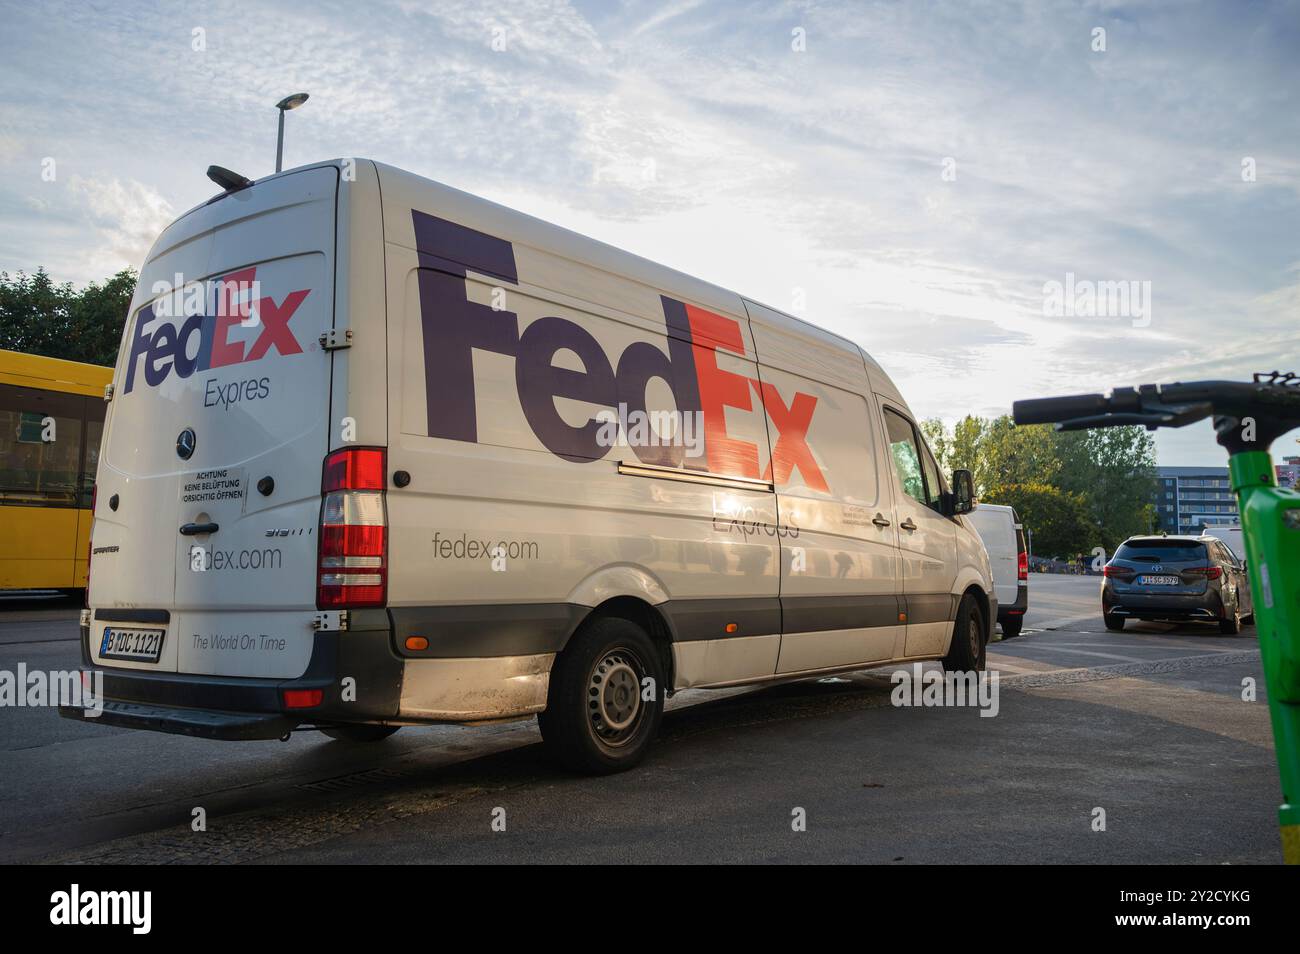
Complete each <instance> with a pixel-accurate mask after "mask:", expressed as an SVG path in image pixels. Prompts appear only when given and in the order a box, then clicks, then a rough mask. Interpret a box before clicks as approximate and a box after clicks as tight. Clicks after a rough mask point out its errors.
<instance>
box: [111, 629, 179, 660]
mask: <svg viewBox="0 0 1300 954" xmlns="http://www.w3.org/2000/svg"><path fill="white" fill-rule="evenodd" d="M164 632H165V630H161V629H123V628H122V627H120V626H105V627H104V638H103V639H102V640H100V643H99V655H100V658H102V659H130V660H133V661H135V662H151V663H156V662H157V661H158V656H159V654H160V653H161V652H162V642H163V633H164Z"/></svg>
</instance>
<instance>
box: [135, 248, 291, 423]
mask: <svg viewBox="0 0 1300 954" xmlns="http://www.w3.org/2000/svg"><path fill="white" fill-rule="evenodd" d="M256 276H257V268H256V266H254V267H253V268H245V269H241V270H240V271H238V272H231V273H230V274H228V275H225V276H222V277H221V278H218V279H216V280H215V281H214V282H213V283H212V298H213V301H212V302H210V307H209V309H208V311H209V312H210V313H209V314H202V315H189V316H188V317H186V318H185V321H184V323H183V324H181V325H180V326H179V327H178V326H177V325H174V324H171V323H169V322H168V321H167V320H166V319H163V318H160V316H158V315H156V314H155V312H154V305H153V304H149V305H146V306H145V307H144V308H142V309H141V310H140V314H139V315H138V316H137V318H136V322H135V330H134V332H133V333H132V336H131V353H130V357H129V358H128V360H127V366H126V382H125V384H124V385H123V388H122V390H123V393H124V394H130V393H131V391H132V389H134V387H135V376H136V369H137V368H138V367H139V366H140V365H141V363H142V360H143V366H144V380H145V384H146V385H147V386H148V387H151V388H155V387H158V385H160V384H162V383H163V381H165V380H167V378H168V376H169V375H170V374H171V373H172V372H173V371H175V372H176V374H177V376H178V377H180V378H182V379H183V378H188V377H190V375H192V374H193V373H194V372H195V371H210V370H213V369H215V368H222V367H227V366H230V365H235V364H242V363H246V362H249V361H257V360H259V359H261V358H263V357H265V356H266V355H267V354H268V353H270V350H271V349H272V348H274V349H275V350H276V351H277V352H279V353H280V354H282V355H290V354H301V353H302V346H301V345H300V344H299V343H298V339H297V338H295V337H294V334H293V331H292V330H291V329H290V328H289V319H291V318H292V317H293V315H294V312H296V311H297V310H298V306H299V305H301V304H302V302H303V300H304V299H305V298H306V297H307V296H308V295H309V294H310V293H311V290H310V289H300V290H298V291H293V292H290V293H289V294H288V295H286V296H285V297H284V300H283V301H281V302H279V303H278V304H277V303H276V301H275V299H273V298H272V297H271V296H270V295H264V296H262V297H261V298H259V299H258V300H257V301H256V302H254V303H253V304H252V305H251V308H250V305H249V304H248V303H246V302H245V301H243V300H242V299H241V294H242V293H243V292H242V290H244V289H247V288H249V287H252V286H253V284H254V282H255V281H256ZM252 309H255V310H256V313H257V318H258V325H259V327H260V328H261V331H260V332H259V334H258V336H257V338H256V339H254V340H253V341H252V343H251V344H249V345H248V347H245V345H246V344H247V343H246V342H243V341H232V340H231V339H230V329H231V327H232V326H233V325H237V324H241V323H244V322H246V321H247V319H248V317H249V314H250V311H251V310H252ZM155 319H158V320H157V321H155ZM151 326H152V327H151ZM196 336H197V347H191V345H192V344H194V343H195V341H196ZM264 380H265V379H262V381H264ZM262 381H258V380H257V379H253V380H250V381H245V382H242V383H241V384H240V385H239V386H237V387H236V388H235V389H234V390H233V391H232V390H230V389H229V386H225V388H224V389H223V390H218V391H217V392H216V393H213V381H209V382H207V391H206V393H205V397H204V404H205V406H207V407H214V406H222V407H227V408H228V407H229V406H230V404H231V403H233V402H234V401H237V400H250V399H253V398H255V397H265V396H266V393H269V391H265V390H263V385H262ZM247 385H252V387H248V386H247ZM232 398H233V400H232Z"/></svg>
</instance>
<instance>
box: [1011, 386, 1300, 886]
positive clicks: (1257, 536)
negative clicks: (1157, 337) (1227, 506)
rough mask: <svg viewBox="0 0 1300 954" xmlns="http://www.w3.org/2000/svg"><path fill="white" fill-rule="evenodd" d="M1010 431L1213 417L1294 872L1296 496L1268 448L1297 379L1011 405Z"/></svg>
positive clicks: (1298, 634)
mask: <svg viewBox="0 0 1300 954" xmlns="http://www.w3.org/2000/svg"><path fill="white" fill-rule="evenodd" d="M1012 417H1013V418H1014V419H1015V422H1016V423H1017V424H1055V425H1056V428H1057V430H1063V431H1066V430H1082V429H1086V428H1091V427H1121V426H1124V425H1130V424H1141V425H1142V426H1144V427H1146V428H1147V430H1155V429H1156V428H1157V427H1183V426H1184V425H1186V424H1191V423H1192V422H1194V421H1199V420H1202V419H1203V418H1206V417H1211V418H1213V423H1214V430H1215V432H1216V433H1217V434H1218V441H1219V443H1220V444H1221V445H1223V447H1224V448H1226V449H1227V451H1228V474H1229V476H1230V481H1231V485H1232V489H1233V492H1234V493H1236V495H1237V506H1238V510H1239V511H1240V513H1241V529H1242V536H1243V537H1244V538H1245V541H1246V562H1247V564H1248V570H1249V574H1250V586H1251V591H1252V595H1253V596H1254V603H1255V624H1256V629H1257V631H1258V634H1259V652H1260V657H1261V659H1262V660H1263V663H1264V679H1265V683H1266V685H1267V688H1268V708H1269V714H1270V716H1271V717H1272V721H1273V741H1274V744H1275V746H1276V748H1277V764H1278V773H1279V774H1280V775H1281V778H1282V806H1281V807H1280V808H1279V809H1278V824H1279V826H1280V828H1281V833H1282V857H1283V860H1284V861H1285V862H1286V863H1287V864H1300V493H1298V492H1296V491H1295V490H1291V489H1285V488H1280V487H1278V486H1277V481H1276V479H1275V477H1274V472H1273V458H1272V456H1271V455H1270V454H1269V446H1270V445H1271V444H1272V443H1273V441H1274V440H1276V439H1277V438H1278V437H1281V436H1282V435H1283V434H1285V433H1286V432H1287V431H1289V430H1291V429H1292V428H1295V427H1300V377H1297V375H1294V374H1281V373H1279V372H1276V371H1274V372H1271V373H1268V374H1256V375H1255V380H1254V381H1253V382H1251V383H1246V382H1242V381H1192V382H1189V383H1186V384H1144V385H1142V386H1141V387H1137V388H1116V389H1115V390H1113V391H1111V393H1110V396H1109V397H1104V396H1102V395H1100V394H1080V395H1075V396H1071V397H1057V398H1040V399H1037V400H1030V401H1017V402H1015V404H1014V405H1013V407H1012Z"/></svg>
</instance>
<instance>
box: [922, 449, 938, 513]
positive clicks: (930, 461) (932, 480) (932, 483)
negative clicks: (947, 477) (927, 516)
mask: <svg viewBox="0 0 1300 954" xmlns="http://www.w3.org/2000/svg"><path fill="white" fill-rule="evenodd" d="M921 451H922V456H921V463H922V465H923V467H924V468H925V496H926V499H925V503H926V506H928V507H929V508H930V509H931V510H935V511H938V512H940V513H942V511H941V510H940V509H939V508H940V506H941V505H940V503H939V495H940V493H942V492H943V484H942V483H941V482H940V480H939V465H938V464H936V463H935V462H934V455H933V454H931V453H930V448H929V447H927V446H926V445H925V442H924V441H922V442H921Z"/></svg>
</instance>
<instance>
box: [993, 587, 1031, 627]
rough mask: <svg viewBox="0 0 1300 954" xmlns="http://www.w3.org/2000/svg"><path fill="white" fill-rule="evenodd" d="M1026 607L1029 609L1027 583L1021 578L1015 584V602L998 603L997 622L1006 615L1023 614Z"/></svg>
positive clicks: (1006, 616) (1005, 617)
mask: <svg viewBox="0 0 1300 954" xmlns="http://www.w3.org/2000/svg"><path fill="white" fill-rule="evenodd" d="M1027 609H1029V584H1028V583H1026V582H1025V581H1023V580H1022V581H1021V582H1020V583H1019V585H1017V586H1016V600H1015V602H1014V603H1007V604H999V605H998V622H999V623H1001V622H1003V621H1004V620H1005V619H1007V618H1008V617H1017V616H1024V615H1025V610H1027Z"/></svg>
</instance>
